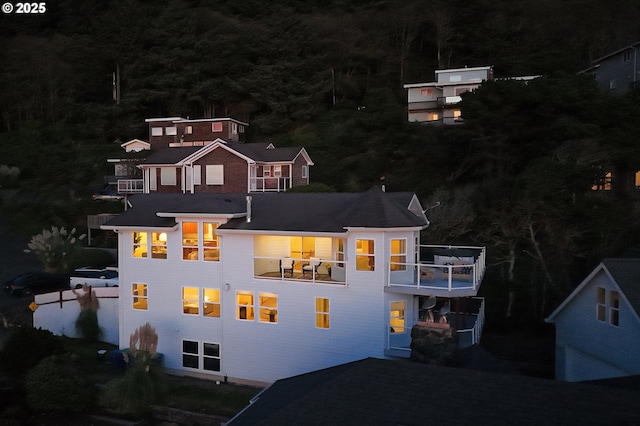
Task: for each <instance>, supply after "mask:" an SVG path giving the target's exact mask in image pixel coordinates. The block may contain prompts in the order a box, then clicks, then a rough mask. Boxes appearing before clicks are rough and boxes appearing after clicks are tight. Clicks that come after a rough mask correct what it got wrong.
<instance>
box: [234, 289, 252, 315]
mask: <svg viewBox="0 0 640 426" xmlns="http://www.w3.org/2000/svg"><path fill="white" fill-rule="evenodd" d="M236 304H237V305H238V316H237V318H238V319H241V320H247V321H253V319H254V313H253V306H254V305H253V293H251V292H246V291H239V292H237V293H236Z"/></svg>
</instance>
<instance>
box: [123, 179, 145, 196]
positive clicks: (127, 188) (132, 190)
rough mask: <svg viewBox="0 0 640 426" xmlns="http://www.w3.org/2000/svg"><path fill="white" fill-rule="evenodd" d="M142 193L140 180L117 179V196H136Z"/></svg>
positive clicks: (142, 186)
mask: <svg viewBox="0 0 640 426" xmlns="http://www.w3.org/2000/svg"><path fill="white" fill-rule="evenodd" d="M141 192H144V184H143V180H142V179H119V180H118V194H137V193H141Z"/></svg>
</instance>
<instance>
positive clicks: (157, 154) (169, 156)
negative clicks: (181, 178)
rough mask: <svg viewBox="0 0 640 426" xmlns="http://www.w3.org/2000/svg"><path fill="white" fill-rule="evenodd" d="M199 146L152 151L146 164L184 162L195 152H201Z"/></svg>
mask: <svg viewBox="0 0 640 426" xmlns="http://www.w3.org/2000/svg"><path fill="white" fill-rule="evenodd" d="M201 149H202V147H201V146H181V147H173V148H162V149H160V150H158V151H153V152H152V153H151V154H149V156H148V157H147V160H146V161H145V163H146V164H176V163H179V162H180V161H182V160H184V159H185V158H187V157H188V156H190V155H191V154H193V153H194V152H196V151H199V150H201Z"/></svg>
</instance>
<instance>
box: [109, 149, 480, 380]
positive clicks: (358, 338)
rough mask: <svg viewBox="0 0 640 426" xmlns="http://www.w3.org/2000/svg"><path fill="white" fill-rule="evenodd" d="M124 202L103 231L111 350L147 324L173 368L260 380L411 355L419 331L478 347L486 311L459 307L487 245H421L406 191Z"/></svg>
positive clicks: (417, 213) (476, 282) (469, 293)
mask: <svg viewBox="0 0 640 426" xmlns="http://www.w3.org/2000/svg"><path fill="white" fill-rule="evenodd" d="M223 149H224V148H223ZM130 203H131V207H130V208H129V209H128V210H127V211H125V212H124V213H122V214H120V215H119V216H118V217H116V218H114V219H112V220H110V221H109V222H108V223H107V224H106V225H104V226H103V227H102V229H108V230H113V231H115V232H117V233H118V253H119V259H118V266H119V274H120V277H119V280H120V314H119V315H120V333H119V335H120V347H121V348H126V347H127V346H128V345H129V336H130V335H131V333H133V332H134V330H135V329H136V328H137V327H139V326H140V325H142V324H144V323H146V322H149V323H150V324H151V325H152V326H153V327H155V329H156V331H157V333H158V336H159V343H158V351H159V352H161V353H163V354H164V362H165V367H166V368H167V370H168V371H169V372H171V373H174V374H180V375H192V376H199V377H203V378H210V379H217V380H221V379H226V378H228V379H230V380H232V381H236V382H241V381H251V382H258V383H271V382H274V381H275V380H278V379H280V378H284V377H289V376H292V375H295V374H301V373H305V372H309V371H313V370H317V369H320V368H326V367H331V366H335V365H338V364H342V363H345V362H350V361H354V360H358V359H361V358H366V357H377V358H384V357H401V358H409V357H410V355H411V349H410V348H411V343H412V333H411V330H412V327H413V326H414V325H416V324H420V325H421V326H422V327H425V328H427V329H429V328H433V329H435V330H436V331H437V332H438V333H441V334H444V333H449V334H450V335H452V336H454V337H456V336H457V338H458V339H459V340H463V341H464V342H463V343H462V345H463V346H468V345H471V344H474V343H477V342H478V339H479V336H480V331H481V325H482V322H483V312H484V311H483V308H478V309H477V310H476V311H475V312H469V311H468V310H465V309H464V307H465V306H468V305H474V304H475V303H467V302H470V301H473V302H477V299H475V298H474V297H475V296H476V295H477V292H478V289H479V287H480V283H481V280H482V277H483V274H484V269H485V263H484V259H485V258H484V248H459V247H457V248H456V247H450V246H442V247H438V246H424V245H422V244H421V243H420V233H421V231H423V230H424V229H425V228H426V227H427V226H428V223H429V222H428V221H427V218H426V217H425V215H424V209H423V208H422V206H421V205H420V202H419V201H418V198H417V197H416V196H415V194H413V193H385V192H382V191H381V190H380V189H372V190H370V191H367V192H365V193H292V192H289V193H257V194H252V195H249V196H247V195H246V193H243V194H205V193H196V194H177V193H176V194H161V193H156V194H140V195H135V196H133V197H131V199H130ZM472 298H473V299H472ZM480 300H481V299H480ZM431 301H432V302H433V303H431ZM480 305H482V303H480Z"/></svg>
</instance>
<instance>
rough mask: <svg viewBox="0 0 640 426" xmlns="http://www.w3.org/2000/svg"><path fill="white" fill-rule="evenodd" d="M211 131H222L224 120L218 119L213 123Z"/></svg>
mask: <svg viewBox="0 0 640 426" xmlns="http://www.w3.org/2000/svg"><path fill="white" fill-rule="evenodd" d="M211 131H212V132H213V133H220V132H221V131H222V122H220V121H216V122H213V123H211Z"/></svg>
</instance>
